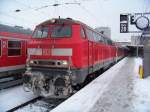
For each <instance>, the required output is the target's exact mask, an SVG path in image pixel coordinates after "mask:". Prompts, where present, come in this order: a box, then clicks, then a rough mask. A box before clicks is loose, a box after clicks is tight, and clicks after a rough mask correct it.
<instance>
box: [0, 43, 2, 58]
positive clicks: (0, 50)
mask: <svg viewBox="0 0 150 112" xmlns="http://www.w3.org/2000/svg"><path fill="white" fill-rule="evenodd" d="M1 52H2V44H1V40H0V56H1V54H2V53H1Z"/></svg>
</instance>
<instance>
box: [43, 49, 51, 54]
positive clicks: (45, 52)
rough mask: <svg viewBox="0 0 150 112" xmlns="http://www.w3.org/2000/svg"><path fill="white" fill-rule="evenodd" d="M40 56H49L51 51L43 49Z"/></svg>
mask: <svg viewBox="0 0 150 112" xmlns="http://www.w3.org/2000/svg"><path fill="white" fill-rule="evenodd" d="M42 54H43V55H50V54H51V50H50V49H43V52H42Z"/></svg>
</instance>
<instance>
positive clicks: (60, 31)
mask: <svg viewBox="0 0 150 112" xmlns="http://www.w3.org/2000/svg"><path fill="white" fill-rule="evenodd" d="M70 36H71V27H70V26H68V25H59V26H53V28H52V32H51V37H52V38H57V37H58V38H59V37H70Z"/></svg>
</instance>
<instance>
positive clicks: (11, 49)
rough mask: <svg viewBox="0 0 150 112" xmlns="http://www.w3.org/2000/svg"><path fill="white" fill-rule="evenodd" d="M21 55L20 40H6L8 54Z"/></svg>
mask: <svg viewBox="0 0 150 112" xmlns="http://www.w3.org/2000/svg"><path fill="white" fill-rule="evenodd" d="M20 55H21V41H8V56H20Z"/></svg>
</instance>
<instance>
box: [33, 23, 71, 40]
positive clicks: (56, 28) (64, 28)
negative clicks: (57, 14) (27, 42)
mask: <svg viewBox="0 0 150 112" xmlns="http://www.w3.org/2000/svg"><path fill="white" fill-rule="evenodd" d="M48 34H49V35H50V36H48ZM70 36H71V26H69V25H64V24H61V25H51V26H49V27H37V28H36V30H35V32H34V34H33V38H47V37H51V38H61V37H70Z"/></svg>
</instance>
